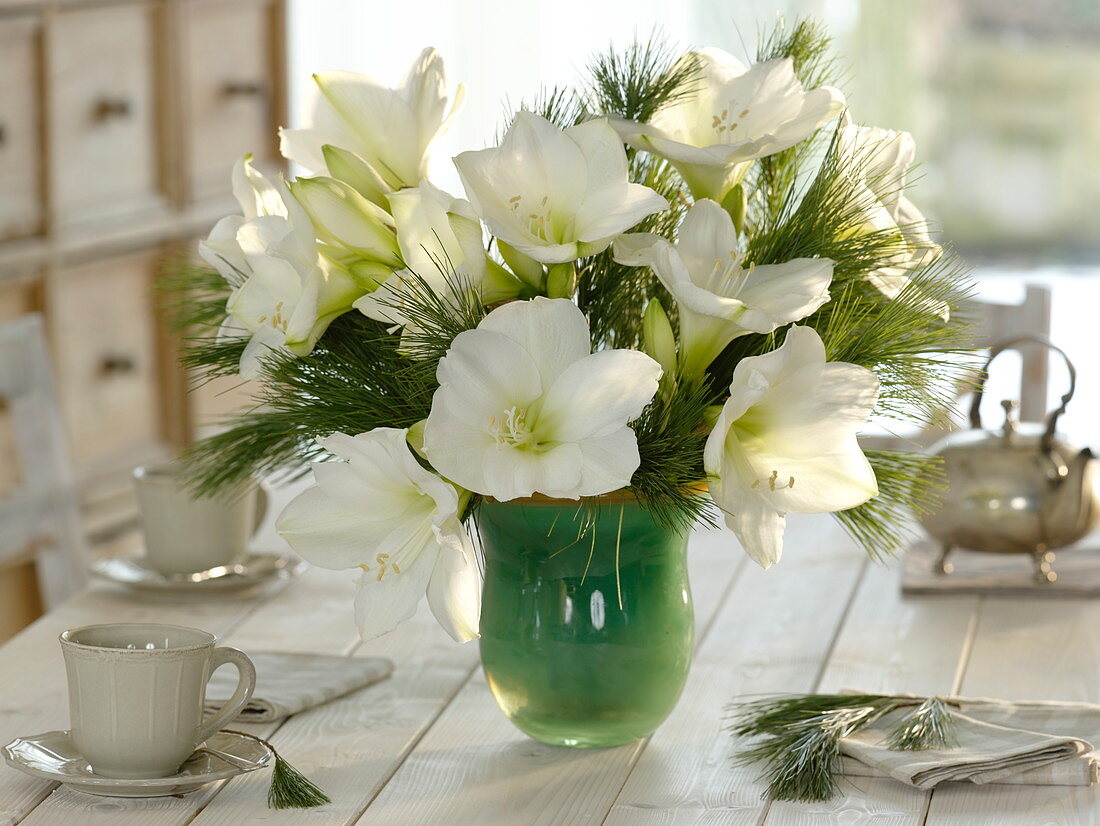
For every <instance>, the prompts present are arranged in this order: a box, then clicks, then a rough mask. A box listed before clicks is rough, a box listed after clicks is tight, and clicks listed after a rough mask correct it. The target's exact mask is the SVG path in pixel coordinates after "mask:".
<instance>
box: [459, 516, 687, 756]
mask: <svg viewBox="0 0 1100 826" xmlns="http://www.w3.org/2000/svg"><path fill="white" fill-rule="evenodd" d="M603 499H604V500H605V501H603V502H601V505H600V509H599V518H598V520H597V522H596V526H595V528H594V529H590V530H589V531H588V532H587V533H584V534H583V535H581V536H580V537H579V538H578V533H581V531H580V528H579V519H580V512H579V506H578V503H577V502H575V501H570V500H553V499H545V500H539V499H527V500H522V501H513V502H491V501H487V502H484V503H482V505H481V506H480V509H479V511H478V515H477V524H478V530H479V533H480V535H481V541H482V546H483V549H484V553H485V589H484V593H483V596H482V608H481V661H482V666H483V668H484V669H485V675H486V676H487V677H488V680H489V686H490V687H491V689H492V691H493V696H494V697H495V698H496V701H497V704H498V705H499V706H500V708H501V710H502V711H503V712H504V713H505V714H506V715H507V716H508V719H510V720H511V721H512V722H513V723H514V724H515V725H516V726H517V727H518V728H519V729H520V730H521V731H523V732H524V733H526V734H528V735H530V736H531V737H534V738H535V739H536V740H541V741H543V742H544V743H551V744H554V745H562V746H576V747H600V746H617V745H621V744H623V743H629V742H631V741H634V740H637V739H638V738H640V737H645V736H647V735H649V734H651V733H653V731H654V730H655V729H656V728H657V726H659V725H660V724H661V722H662V721H663V720H664V719H665V718H666V717H667V716H668V715H669V713H670V712H671V711H672V709H673V707H674V706H675V705H676V701H677V699H679V697H680V692H681V691H682V690H683V687H684V682H685V680H686V679H687V674H688V669H689V668H690V666H691V656H692V644H693V640H694V621H693V616H692V606H691V592H690V590H689V588H688V577H687V560H686V549H687V533H688V532H687V531H686V530H670V529H669V528H667V527H665V526H663V525H661V524H659V523H658V522H656V521H655V520H654V519H653V517H652V516H651V515H650V514H649V512H648V511H646V510H644V509H643V508H642V507H641V506H640V505H639V504H638V503H637V501H636V500H634V499H632V498H627V497H615V496H610V497H603Z"/></svg>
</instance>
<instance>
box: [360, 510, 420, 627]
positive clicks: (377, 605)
mask: <svg viewBox="0 0 1100 826" xmlns="http://www.w3.org/2000/svg"><path fill="white" fill-rule="evenodd" d="M428 533H429V542H430V543H431V544H432V545H433V546H434V545H435V541H434V538H431V537H430V534H431V531H430V528H429V529H428ZM434 568H435V553H434V552H430V553H422V554H420V556H418V557H417V558H416V560H415V561H413V562H412V564H410V565H409V566H408V567H403V568H401V572H400V573H394V571H393V569H392V567H388V568H387V569H386V570H385V571H384V572H383V575H382V578H381V579H378V566H377V565H374V566H372V570H370V571H365V572H364V573H363V574H362V576H360V577H359V590H358V591H357V592H356V594H355V623H356V625H357V626H358V627H359V636H360V637H361V638H362V639H363V640H370V639H374V638H375V637H378V636H381V635H382V634H386V633H388V632H390V631H392V630H393V629H394V628H396V627H397V626H398V625H400V624H401V623H403V622H404V621H405V620H407V619H410V618H411V617H412V616H413V614H415V613H416V607H417V605H419V604H420V600H421V599H422V598H423V596H424V592H425V590H426V589H427V587H428V582H429V581H430V579H431V575H432V571H433V569H434Z"/></svg>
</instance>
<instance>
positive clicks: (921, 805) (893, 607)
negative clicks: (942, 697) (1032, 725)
mask: <svg viewBox="0 0 1100 826" xmlns="http://www.w3.org/2000/svg"><path fill="white" fill-rule="evenodd" d="M898 573H899V572H898V569H897V565H896V564H894V565H891V566H889V567H887V566H884V565H872V566H871V567H870V569H869V570H868V572H867V575H866V577H864V580H863V582H862V583H861V584H860V588H859V591H858V592H857V594H856V596H855V599H854V600H853V601H852V605H851V608H850V609H849V611H848V616H847V617H846V618H845V622H844V626H843V628H842V629H841V632H840V635H839V636H838V637H837V641H836V644H835V645H834V646H833V650H832V653H831V654H830V656H829V662H828V665H827V666H826V668H825V671H824V672H823V673H822V675H821V680H820V681H819V683H818V686H817V690H818V691H822V692H834V691H842V690H844V689H856V690H859V691H869V692H881V693H884V694H888V693H894V692H899V693H900V692H911V693H915V694H948V693H952V692H953V691H954V689H955V687H956V683H957V680H958V675H959V668H960V662H962V661H964V660H965V657H966V654H967V647H968V645H969V643H970V640H971V637H972V634H973V630H974V622H975V618H976V612H977V610H978V605H979V599H978V598H977V597H958V596H935V597H903V596H902V595H901V594H900V592H899V589H898ZM845 788H846V790H845V793H844V794H841V795H838V796H837V797H836V798H835V799H833V800H830V801H827V802H825V803H810V804H795V803H773V804H772V806H771V809H770V811H769V812H768V817H767V820H766V821H765V823H767V824H769V826H770V825H771V824H780V823H782V824H787V823H791V824H796V823H797V824H801V823H819V822H833V823H837V822H841V823H844V824H852V826H855V824H870V823H874V824H875V826H886V825H887V824H889V826H918V824H920V823H921V822H922V821H923V818H924V811H925V808H926V806H927V805H928V796H929V795H928V793H927V792H922V791H919V790H918V789H913V788H911V787H909V786H906V785H904V784H902V783H898V782H896V781H894V780H889V779H871V778H860V779H857V780H853V781H851V785H850V786H847V787H845Z"/></svg>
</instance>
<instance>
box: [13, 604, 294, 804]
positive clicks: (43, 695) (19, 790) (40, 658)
mask: <svg viewBox="0 0 1100 826" xmlns="http://www.w3.org/2000/svg"><path fill="white" fill-rule="evenodd" d="M294 584H295V583H293V582H291V583H287V584H281V585H278V586H276V588H275V589H273V590H272V591H269V592H267V593H266V594H262V595H257V596H255V597H252V598H248V599H240V598H238V599H218V600H202V601H193V602H189V603H182V602H180V603H170V602H160V601H153V600H148V599H138V598H135V596H134V595H133V594H131V593H128V592H126V591H123V590H122V589H119V588H113V587H110V586H106V585H94V586H92V587H90V588H88V589H87V590H85V591H82V592H80V593H79V594H77V595H76V596H75V597H74V598H73V599H71V600H69V601H68V602H66V603H65V604H63V605H62V606H61V607H60V608H58V609H57V610H55V611H52V612H51V613H49V614H47V615H46V616H44V617H42V618H41V619H39V620H38V621H37V622H35V623H34V624H33V625H31V626H29V627H28V628H27V629H25V630H24V631H23V632H22V633H21V634H19V635H18V636H16V637H15V638H14V639H12V640H11V641H9V642H8V643H7V644H6V645H5V646H3V648H0V674H3V675H4V680H3V682H2V683H0V743H6V742H8V741H10V740H12V739H13V738H15V737H18V736H20V735H26V734H34V733H37V732H42V731H49V730H52V729H61V728H65V727H66V726H67V725H68V718H69V713H68V712H69V708H68V695H67V689H66V682H65V667H64V663H63V662H62V659H61V650H60V647H59V646H58V643H57V635H58V634H60V633H61V632H62V631H64V630H65V629H67V628H75V627H78V626H81V625H91V624H94V623H102V622H166V623H177V624H181V625H191V626H200V627H202V628H205V629H207V630H209V631H211V632H213V633H215V634H217V635H219V636H222V635H225V634H226V633H228V632H229V631H230V630H232V629H233V628H234V627H235V626H236V625H237V624H239V623H240V621H241V620H242V619H243V618H244V617H245V616H247V615H248V614H249V613H251V612H252V611H254V610H256V609H257V608H258V607H259V606H261V605H263V604H265V602H269V601H271V600H273V598H274V597H275V596H277V595H278V594H279V593H280V592H281V591H282V590H283V589H285V588H287V587H290V586H293V585H294ZM52 788H53V785H52V784H50V783H47V782H44V781H40V780H35V779H33V778H30V777H27V776H26V775H24V774H20V773H18V772H15V771H12V770H9V769H6V768H5V770H3V771H0V823H6V822H11V823H16V822H19V821H20V820H21V819H22V818H23V817H24V816H25V815H26V814H27V813H28V812H30V811H31V810H32V809H33V808H34V807H35V806H36V805H37V804H38V803H39V802H40V801H41V800H42V799H43V798H44V797H46V796H47V795H48V794H49V793H50V790H51V789H52ZM84 800H85V802H86V803H87V802H88V801H89V798H86V797H85V798H84Z"/></svg>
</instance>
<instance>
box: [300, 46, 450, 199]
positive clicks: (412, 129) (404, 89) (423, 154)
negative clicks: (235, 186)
mask: <svg viewBox="0 0 1100 826" xmlns="http://www.w3.org/2000/svg"><path fill="white" fill-rule="evenodd" d="M313 81H314V83H315V84H316V86H317V90H316V92H315V94H314V97H313V100H312V103H311V109H310V114H309V119H308V124H307V125H306V126H305V127H304V128H302V129H281V130H280V132H279V134H280V136H281V139H282V146H281V149H282V153H283V155H284V156H285V157H286V158H288V159H289V160H292V161H294V162H295V163H299V164H301V165H302V166H304V167H306V168H307V169H309V170H310V171H311V172H314V173H317V174H325V175H332V176H333V177H339V176H340V174H341V172H342V170H341V169H332V168H330V164H329V162H328V159H327V158H326V153H325V151H324V147H325V146H333V147H337V148H338V149H340V150H343V151H344V152H350V153H351V159H352V160H353V161H362V165H358V164H357V169H358V171H359V172H360V173H362V174H366V175H368V176H373V180H372V182H371V183H372V188H373V189H375V190H377V191H380V192H383V193H384V192H392V191H393V190H396V189H400V188H402V187H405V186H416V185H417V184H418V183H419V182H420V179H421V178H423V177H425V176H426V175H427V172H428V154H429V150H430V148H431V145H432V142H433V141H434V140H435V139H436V138H437V137H438V136H439V135H440V134H442V132H443V131H444V129H445V128H446V127H447V126H449V125H450V122H451V119H452V118H453V117H454V115H455V113H456V112H457V111H458V109H459V107H460V106H461V103H462V96H463V89H462V86H461V85H459V87H458V88H457V89H456V91H455V98H454V103H453V104H452V105H451V106H450V109H448V106H447V104H448V98H447V91H446V87H447V77H446V73H445V71H444V69H443V58H442V57H441V56H440V55H439V52H437V51H436V50H435V49H432V48H428V49H425V50H424V51H422V52H421V53H420V56H419V57H418V58H417V60H416V62H415V63H414V64H413V65H412V67H411V68H410V69H409V71H408V74H407V75H406V76H405V79H404V80H403V81H402V82H401V85H400V86H398V87H397V88H395V89H391V88H388V87H386V86H383V85H382V84H381V83H380V82H379V81H377V80H375V79H374V78H371V77H368V76H367V75H360V74H355V73H353V72H324V73H322V74H317V75H314V76H313ZM364 194H365V193H364Z"/></svg>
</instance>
